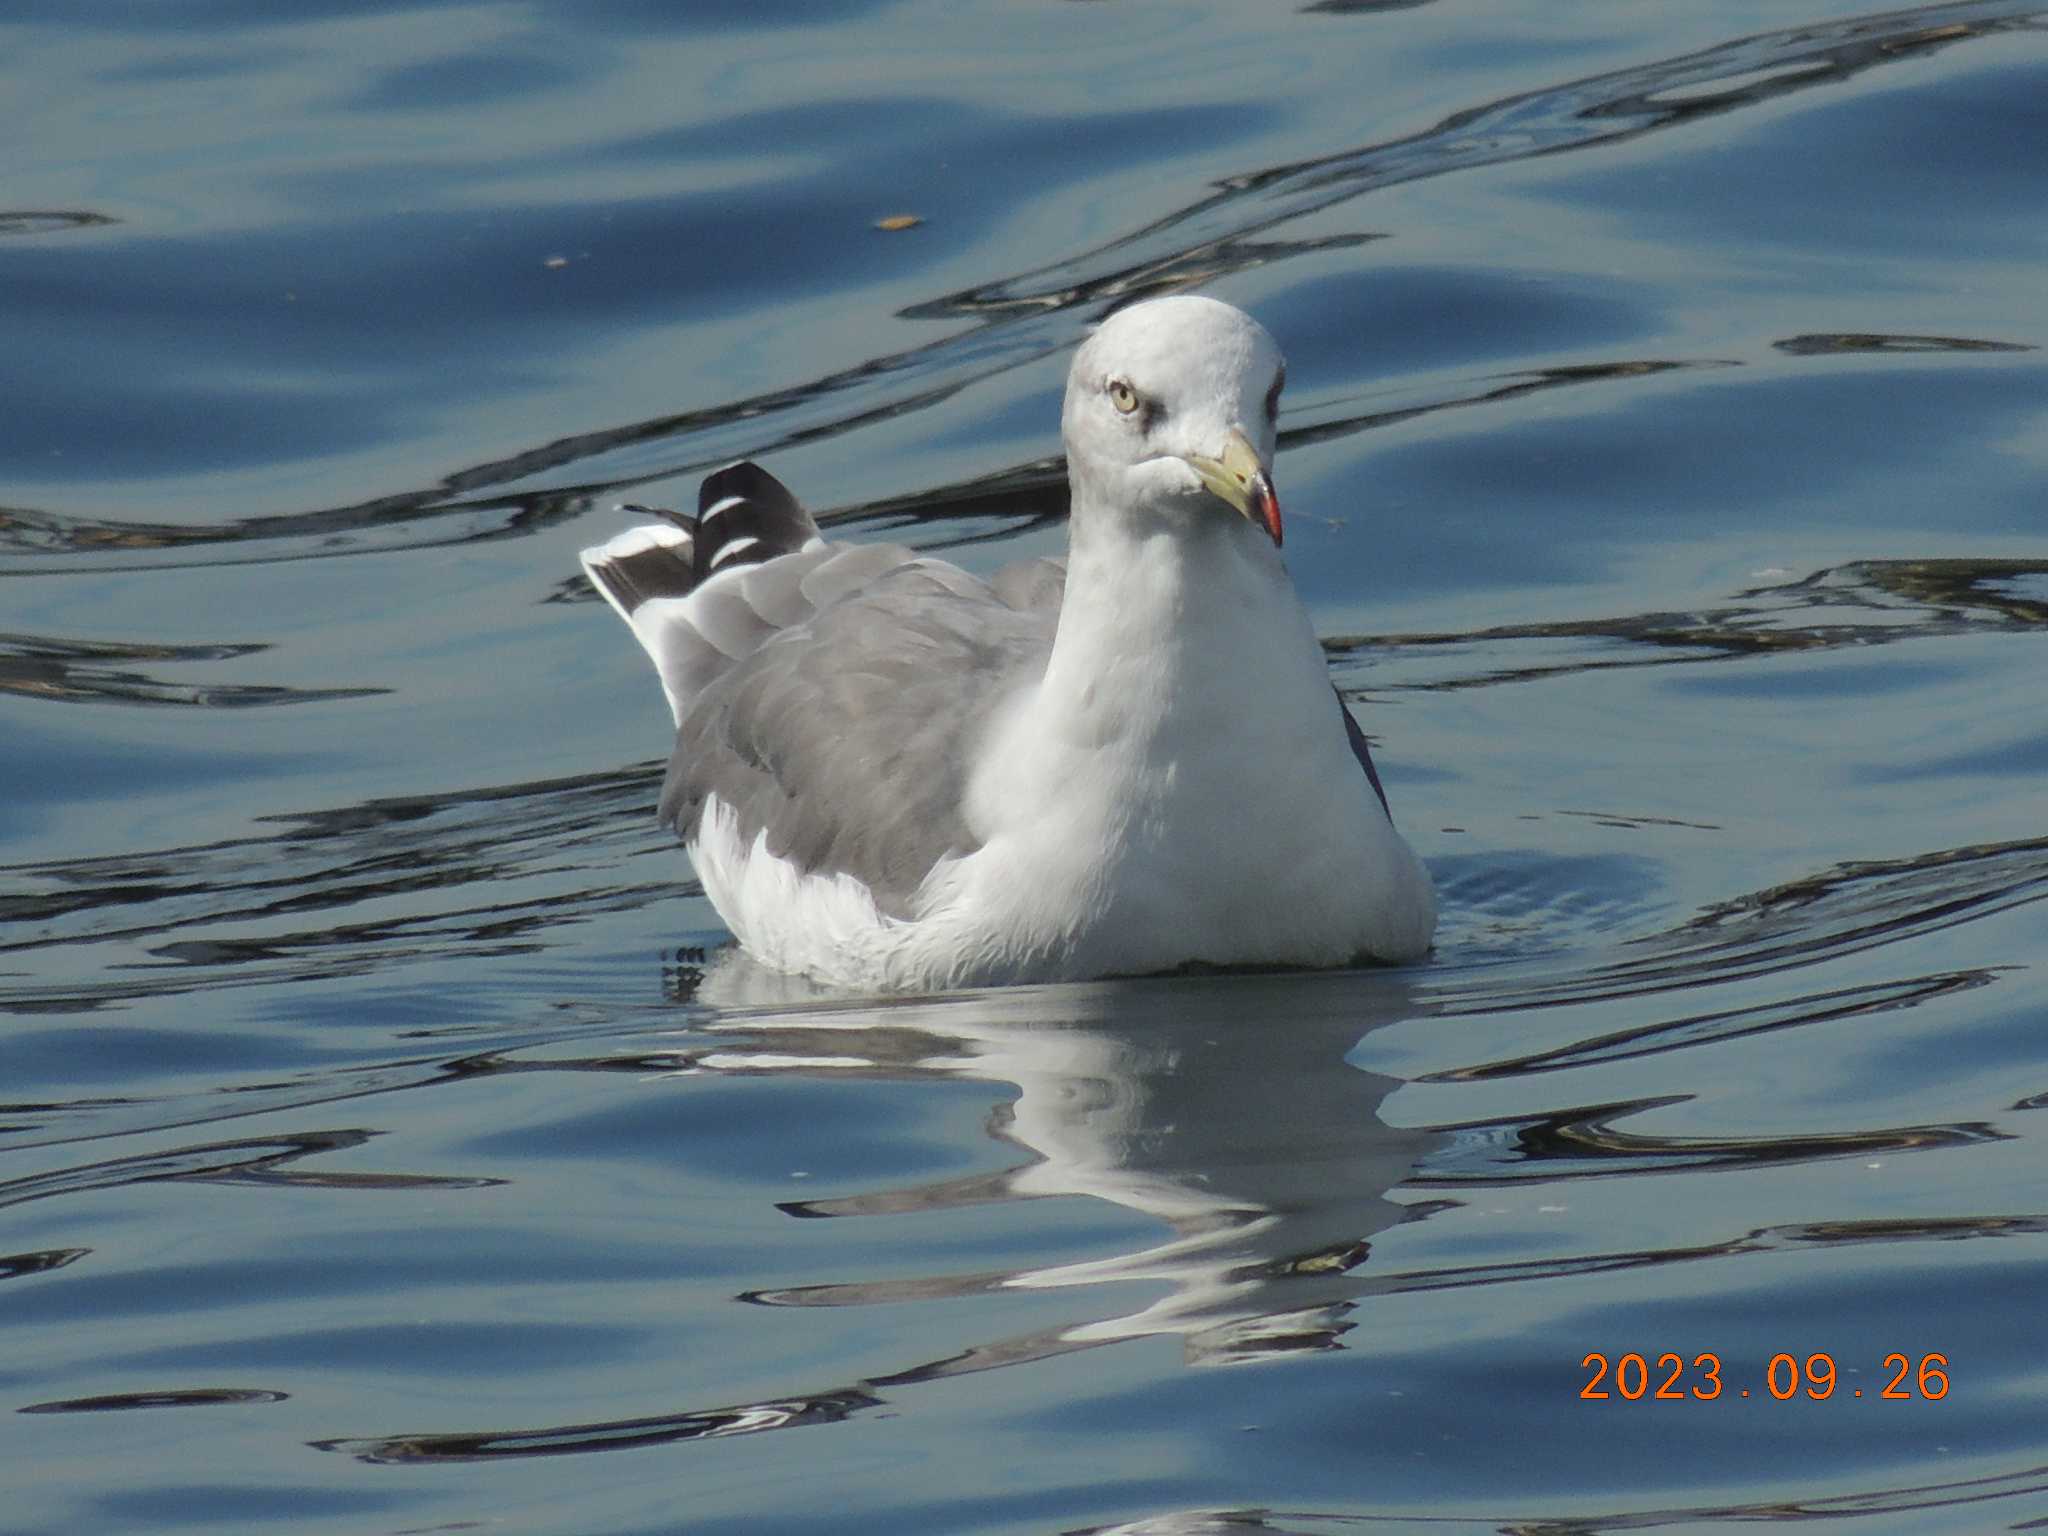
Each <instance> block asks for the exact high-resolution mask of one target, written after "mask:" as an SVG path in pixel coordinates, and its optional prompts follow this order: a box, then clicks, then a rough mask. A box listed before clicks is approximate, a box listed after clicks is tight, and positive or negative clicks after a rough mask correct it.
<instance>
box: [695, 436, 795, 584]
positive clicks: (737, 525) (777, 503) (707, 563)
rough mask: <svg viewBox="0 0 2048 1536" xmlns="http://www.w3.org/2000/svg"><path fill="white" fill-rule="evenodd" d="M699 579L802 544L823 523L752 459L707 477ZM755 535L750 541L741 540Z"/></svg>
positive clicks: (699, 522) (700, 514) (700, 516)
mask: <svg viewBox="0 0 2048 1536" xmlns="http://www.w3.org/2000/svg"><path fill="white" fill-rule="evenodd" d="M691 532H692V534H693V535H694V536H695V543H696V558H697V579H698V580H699V581H703V580H704V579H705V578H706V577H708V576H710V575H711V574H712V573H713V572H715V571H720V570H725V569H728V568H730V567H732V566H735V565H758V564H760V563H761V562H762V561H764V560H773V559H774V558H775V557H776V556H777V555H786V554H790V553H792V552H793V551H795V550H799V549H802V548H803V547H804V545H806V544H808V543H809V542H810V541H811V540H812V539H814V538H816V537H817V534H818V525H817V524H816V523H815V522H813V521H812V520H811V514H810V513H808V512H806V511H805V510H804V505H803V503H802V502H800V501H798V500H797V499H796V497H795V496H794V495H793V494H792V493H791V491H790V489H789V487H788V486H786V485H784V484H783V483H782V482H781V481H780V480H778V479H776V478H775V477H774V476H773V475H771V474H769V473H768V471H767V470H765V469H763V468H762V467H761V466H760V465H758V464H756V463H755V462H754V461H753V460H752V459H741V460H740V461H739V462H738V463H736V464H728V465H726V466H725V468H723V469H721V470H717V471H714V472H713V473H711V474H709V475H706V476H705V477H704V483H703V485H702V486H700V487H699V488H698V491H697V518H696V521H695V523H694V524H693V525H692V528H691ZM743 539H752V540H753V542H752V543H751V544H742V543H741V542H740V541H741V540H743Z"/></svg>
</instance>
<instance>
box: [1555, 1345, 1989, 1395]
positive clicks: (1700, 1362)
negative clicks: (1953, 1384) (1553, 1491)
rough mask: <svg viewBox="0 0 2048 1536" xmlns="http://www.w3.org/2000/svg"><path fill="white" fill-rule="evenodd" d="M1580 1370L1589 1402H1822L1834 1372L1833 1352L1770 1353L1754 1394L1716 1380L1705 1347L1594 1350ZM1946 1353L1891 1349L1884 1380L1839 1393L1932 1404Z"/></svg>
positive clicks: (1715, 1359)
mask: <svg viewBox="0 0 2048 1536" xmlns="http://www.w3.org/2000/svg"><path fill="white" fill-rule="evenodd" d="M1579 1368H1580V1369H1581V1370H1585V1371H1590V1372H1592V1375H1591V1377H1590V1378H1589V1379H1588V1380H1587V1382H1586V1384H1585V1385H1584V1386H1582V1387H1581V1388H1579V1396H1580V1397H1582V1398H1584V1399H1586V1400H1587V1401H1589V1402H1598V1401H1600V1400H1602V1399H1608V1400H1615V1399H1618V1400H1620V1401H1622V1402H1629V1403H1637V1402H1652V1403H1693V1402H1698V1403H1708V1402H1712V1401H1713V1400H1714V1399H1715V1398H1717V1397H1721V1396H1724V1395H1725V1396H1729V1397H1750V1396H1757V1397H1765V1396H1768V1397H1772V1398H1775V1399H1776V1400H1777V1401H1779V1402H1781V1403H1790V1402H1816V1403H1818V1402H1823V1401H1825V1400H1826V1399H1828V1398H1831V1397H1834V1396H1836V1395H1837V1393H1836V1383H1837V1380H1838V1379H1839V1378H1838V1373H1837V1372H1836V1370H1835V1357H1834V1356H1833V1355H1828V1354H1819V1353H1816V1354H1811V1355H1808V1356H1806V1357H1805V1358H1804V1359H1801V1358H1800V1357H1799V1356H1797V1355H1791V1354H1783V1353H1780V1354H1775V1355H1772V1356H1771V1358H1770V1359H1769V1361H1767V1362H1766V1363H1765V1365H1764V1375H1763V1380H1762V1382H1761V1383H1760V1384H1759V1387H1758V1390H1757V1391H1756V1392H1754V1393H1752V1392H1751V1390H1750V1389H1749V1388H1748V1387H1738V1386H1730V1385H1727V1384H1724V1382H1723V1381H1722V1367H1721V1357H1720V1356H1719V1355H1717V1354H1713V1353H1711V1352H1709V1353H1705V1354H1698V1355H1694V1356H1693V1357H1692V1358H1691V1359H1690V1360H1687V1359H1686V1357H1685V1356H1684V1355H1679V1354H1670V1353H1666V1354H1661V1355H1658V1356H1657V1357H1656V1359H1655V1361H1654V1363H1653V1362H1652V1360H1651V1359H1650V1357H1648V1356H1646V1355H1640V1354H1636V1353H1634V1352H1630V1353H1628V1354H1625V1355H1616V1356H1614V1357H1612V1358H1611V1359H1610V1358H1609V1357H1608V1356H1606V1355H1604V1354H1600V1353H1598V1352H1595V1353H1593V1354H1589V1355H1587V1356H1586V1358H1585V1359H1583V1360H1581V1361H1580V1362H1579ZM1948 1371H1949V1365H1948V1356H1947V1355H1935V1354H1927V1355H1922V1356H1920V1358H1919V1359H1918V1360H1917V1361H1916V1360H1914V1359H1913V1357H1912V1356H1910V1355H1904V1354H1900V1353H1898V1352H1897V1351H1894V1352H1893V1353H1891V1354H1889V1355H1886V1356H1885V1357H1884V1364H1883V1366H1882V1368H1881V1369H1880V1370H1879V1372H1878V1374H1879V1375H1880V1376H1884V1377H1885V1378H1886V1379H1885V1381H1884V1383H1883V1384H1882V1385H1881V1386H1876V1385H1874V1386H1873V1387H1872V1388H1871V1390H1870V1391H1869V1392H1867V1393H1866V1392H1865V1391H1864V1390H1863V1388H1861V1387H1851V1388H1849V1389H1848V1390H1847V1391H1846V1392H1844V1393H1842V1394H1841V1395H1843V1396H1846V1397H1851V1398H1857V1397H1866V1396H1867V1397H1872V1398H1875V1399H1878V1400H1879V1401H1882V1402H1893V1403H1906V1402H1913V1403H1933V1402H1939V1401H1940V1400H1941V1399H1942V1398H1944V1397H1947V1396H1948Z"/></svg>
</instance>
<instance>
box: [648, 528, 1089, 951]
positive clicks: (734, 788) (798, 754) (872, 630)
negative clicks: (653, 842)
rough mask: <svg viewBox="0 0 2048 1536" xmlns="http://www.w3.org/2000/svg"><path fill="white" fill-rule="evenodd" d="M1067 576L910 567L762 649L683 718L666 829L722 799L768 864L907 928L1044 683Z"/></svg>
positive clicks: (843, 598)
mask: <svg viewBox="0 0 2048 1536" xmlns="http://www.w3.org/2000/svg"><path fill="white" fill-rule="evenodd" d="M780 563H781V562H780V561H776V562H772V563H771V564H770V565H769V566H767V567H764V572H765V571H768V570H772V569H773V568H774V565H776V564H780ZM1065 579H1066V572H1065V567H1064V565H1063V564H1062V563H1060V562H1056V561H1046V560H1039V561H1030V562H1026V563H1024V564H1022V565H1018V566H1012V567H1009V568H1007V569H1006V570H1004V571H1002V572H1000V573H998V575H997V576H996V577H995V579H994V580H993V581H992V582H984V581H982V580H980V579H979V578H977V577H974V576H970V575H968V574H967V573H966V572H965V571H962V570H960V569H959V568H957V567H955V566H952V565H948V564H946V563H944V562H943V561H938V560H929V559H925V560H912V561H910V562H909V563H907V564H898V565H896V566H895V567H894V568H893V569H890V570H888V571H886V572H884V573H881V574H879V575H876V576H873V577H872V579H870V580H868V581H867V582H866V583H865V584H864V585H862V586H860V587H858V588H857V589H856V590H853V591H850V592H846V593H843V594H842V595H840V596H839V597H838V598H837V600H836V601H833V602H830V603H829V604H827V605H824V606H821V607H820V609H819V611H818V612H817V613H816V614H815V615H814V616H812V617H810V618H808V619H807V620H806V621H804V622H802V623H799V624H797V625H794V626H792V627H790V628H786V629H783V630H781V631H780V632H778V633H776V634H774V635H772V636H769V637H768V638H766V639H764V640H763V641H762V642H761V643H760V645H759V646H758V647H757V648H756V649H754V650H752V651H751V652H750V653H749V654H747V655H745V656H744V657H742V658H740V659H738V660H737V661H734V662H733V663H732V664H731V665H730V666H729V667H728V668H727V669H726V670H724V671H723V672H722V673H720V674H719V675H718V676H717V678H716V679H715V680H713V681H711V682H710V683H709V684H708V685H707V686H705V687H704V688H703V689H702V691H701V692H699V693H698V694H697V695H696V696H695V697H694V698H693V699H691V700H690V702H689V705H688V707H687V708H686V709H685V710H684V712H683V714H682V718H681V720H680V722H679V724H678V726H677V728H676V748H675V754H674V756H673V757H672V758H671V759H670V762H669V768H668V776H667V779H666V781H665V782H664V784H663V786H662V795H661V817H662V820H663V821H665V822H667V823H669V824H671V825H673V826H674V827H675V829H676V831H677V832H678V834H680V835H681V836H682V837H683V838H684V839H685V840H686V841H687V840H689V839H690V838H691V837H692V836H693V834H694V833H695V832H696V830H697V825H698V822H699V820H700V818H701V817H702V815H703V811H704V803H705V801H706V799H707V798H708V797H709V796H711V795H716V796H717V797H718V798H719V800H720V802H721V803H723V804H725V805H727V806H730V807H731V808H732V810H733V811H734V812H735V813H736V814H737V816H738V818H739V827H740V831H741V834H742V835H743V836H744V837H746V838H747V839H748V840H750V841H751V840H752V838H754V837H755V836H756V835H757V834H759V833H761V832H763V831H765V832H766V833H767V835H768V836H767V844H768V848H769V850H770V851H771V852H773V853H775V854H778V855H780V856H781V857H783V858H786V859H789V860H791V861H792V862H793V863H795V864H797V865H798V866H799V867H800V868H802V869H804V870H806V871H816V872H843V873H846V874H849V875H852V876H853V877H854V878H856V879H858V880H860V881H861V882H862V883H863V884H865V885H866V886H867V887H868V888H869V890H871V891H872V892H873V893H874V896H875V901H876V904H877V905H878V906H879V907H880V908H881V909H882V910H883V911H884V912H887V913H889V914H891V915H893V916H906V915H908V914H909V912H910V900H911V897H912V896H913V895H914V893H915V892H916V890H917V887H918V885H919V884H920V882H922V881H923V879H924V877H925V874H926V873H927V872H928V871H929V870H930V869H931V867H932V866H933V865H934V864H935V863H937V862H938V861H939V860H940V859H941V858H944V857H945V856H946V855H948V854H964V853H969V852H972V851H973V849H974V848H975V846H976V842H975V839H974V837H973V834H972V833H971V832H970V831H969V830H968V828H967V825H966V822H965V819H964V817H963V814H962V811H963V806H962V800H963V798H964V796H965V793H966V788H967V779H968V775H969V772H970V770H971V767H972V764H973V762H974V754H975V751H976V748H977V746H978V744H979V743H980V741H981V739H982V735H983V732H984V731H985V729H986V727H987V725H988V721H989V717H990V715H991V713H992V712H993V711H994V710H995V708H996V706H997V705H999V704H1000V703H1001V702H1002V701H1003V699H1004V698H1006V697H1007V696H1009V695H1010V694H1011V693H1012V692H1013V691H1014V690H1015V689H1017V688H1018V687H1020V686H1022V685H1023V684H1024V683H1026V682H1029V681H1031V680H1033V679H1035V678H1037V677H1038V676H1040V675H1042V673H1043V672H1044V669H1045V662H1046V657H1047V656H1048V655H1049V654H1050V652H1051V649H1052V637H1053V630H1054V627H1055V625H1056V623H1057V620H1058V615H1059V601H1060V597H1061V594H1062V592H1063V590H1064V587H1065Z"/></svg>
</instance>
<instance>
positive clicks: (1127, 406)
mask: <svg viewBox="0 0 2048 1536" xmlns="http://www.w3.org/2000/svg"><path fill="white" fill-rule="evenodd" d="M1109 403H1110V404H1111V405H1113V406H1115V407H1116V411H1117V414H1118V415H1119V416H1128V415H1130V414H1131V412H1133V411H1135V410H1136V409H1137V408H1138V392H1137V391H1136V390H1135V389H1133V388H1131V386H1130V385H1129V384H1128V383H1126V382H1125V381H1124V380H1122V379H1111V380H1110V381H1109Z"/></svg>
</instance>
